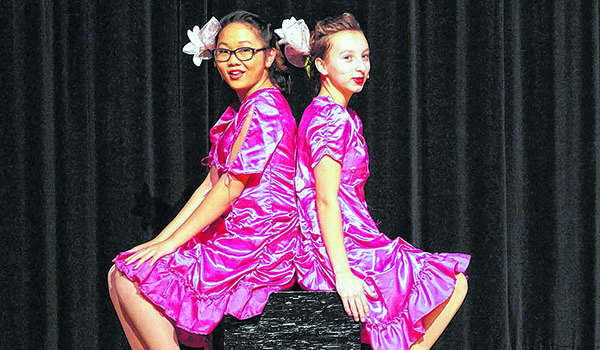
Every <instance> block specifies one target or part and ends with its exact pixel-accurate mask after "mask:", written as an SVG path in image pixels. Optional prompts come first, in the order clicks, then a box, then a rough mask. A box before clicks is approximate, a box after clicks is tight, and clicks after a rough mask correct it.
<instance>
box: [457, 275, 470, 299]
mask: <svg viewBox="0 0 600 350" xmlns="http://www.w3.org/2000/svg"><path fill="white" fill-rule="evenodd" d="M468 290H469V283H468V282H467V278H466V277H465V275H464V274H463V273H459V274H458V275H456V286H455V287H454V292H455V293H457V294H459V295H463V296H464V295H467V292H468Z"/></svg>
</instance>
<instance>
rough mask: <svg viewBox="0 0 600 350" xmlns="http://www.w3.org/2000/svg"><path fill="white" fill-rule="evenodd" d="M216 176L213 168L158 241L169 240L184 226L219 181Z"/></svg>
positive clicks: (161, 233) (158, 237)
mask: <svg viewBox="0 0 600 350" xmlns="http://www.w3.org/2000/svg"><path fill="white" fill-rule="evenodd" d="M215 176H216V175H215V171H214V169H213V168H211V169H210V170H209V173H208V175H207V176H206V178H205V179H204V181H203V182H202V184H200V186H198V188H197V189H196V191H194V193H193V194H192V196H191V197H190V199H189V200H188V201H187V203H186V204H185V205H184V206H183V208H182V209H181V210H180V211H179V213H178V214H177V216H175V218H173V220H171V222H170V223H169V224H168V225H167V226H166V227H165V228H164V229H163V230H162V231H161V232H160V234H159V235H158V236H157V237H156V240H158V241H163V240H165V239H167V238H169V237H170V236H171V235H172V234H173V232H175V230H177V229H178V228H179V227H180V226H181V225H183V223H184V222H185V221H186V220H187V219H188V218H189V217H190V216H191V215H192V213H193V212H194V210H196V208H198V206H199V205H200V203H202V201H203V200H204V198H205V197H206V194H207V193H208V192H209V191H210V189H211V188H212V187H213V183H214V182H216V181H217V179H215Z"/></svg>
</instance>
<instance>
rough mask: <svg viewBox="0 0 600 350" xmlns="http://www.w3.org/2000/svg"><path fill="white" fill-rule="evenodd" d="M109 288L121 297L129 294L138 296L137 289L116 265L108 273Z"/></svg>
mask: <svg viewBox="0 0 600 350" xmlns="http://www.w3.org/2000/svg"><path fill="white" fill-rule="evenodd" d="M108 280H109V288H110V289H113V290H115V291H116V292H117V293H118V294H119V295H121V296H123V295H126V294H128V293H131V294H137V287H136V285H135V283H134V282H132V281H131V280H130V279H129V278H127V276H125V274H124V273H122V272H121V271H120V270H119V269H117V268H116V267H115V266H114V265H113V267H111V269H110V271H109V272H108Z"/></svg>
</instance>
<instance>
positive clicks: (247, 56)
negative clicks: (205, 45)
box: [212, 47, 268, 62]
mask: <svg viewBox="0 0 600 350" xmlns="http://www.w3.org/2000/svg"><path fill="white" fill-rule="evenodd" d="M266 49H268V47H263V48H262V49H253V48H251V47H239V48H237V49H235V50H227V49H214V50H212V54H213V56H214V58H215V61H217V62H227V61H229V59H230V58H231V54H234V55H235V57H237V59H238V60H240V61H249V60H251V59H252V57H254V54H255V53H257V52H259V51H265V50H266Z"/></svg>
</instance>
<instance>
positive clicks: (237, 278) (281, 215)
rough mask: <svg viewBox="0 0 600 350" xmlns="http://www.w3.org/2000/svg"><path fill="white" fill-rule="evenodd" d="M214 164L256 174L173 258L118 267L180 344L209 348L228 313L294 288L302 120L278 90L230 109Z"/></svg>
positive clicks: (256, 308)
mask: <svg viewBox="0 0 600 350" xmlns="http://www.w3.org/2000/svg"><path fill="white" fill-rule="evenodd" d="M246 116H249V117H250V118H252V120H251V122H250V124H249V127H248V131H247V133H246V135H245V138H244V141H243V143H242V145H241V147H240V150H239V151H238V153H237V154H236V155H235V157H234V158H232V159H230V153H231V148H232V145H233V143H234V141H235V140H236V139H237V137H238V135H239V134H240V131H241V129H242V125H243V123H244V121H245V118H246ZM210 139H211V143H212V147H211V151H210V153H209V156H208V164H209V165H210V166H211V167H215V168H216V169H217V172H218V174H219V176H221V175H223V174H225V173H230V174H250V177H249V179H248V182H247V184H246V187H245V188H244V190H243V192H242V194H241V195H240V197H239V199H238V200H237V201H236V202H235V203H234V204H233V205H232V206H231V207H230V209H229V210H228V212H226V213H225V214H223V215H222V216H221V218H219V219H217V220H216V221H214V222H213V223H212V224H211V225H209V226H208V227H207V228H206V229H205V230H204V231H203V232H200V233H198V235H197V236H195V237H194V238H193V239H191V240H190V241H188V243H186V244H185V245H183V246H181V247H179V248H178V249H177V250H176V251H175V252H174V253H172V254H170V255H166V256H164V257H162V258H161V259H159V260H158V261H157V262H156V263H155V264H154V265H150V264H149V263H148V262H146V263H144V264H143V265H141V266H140V267H139V268H138V269H135V268H134V266H135V264H130V265H125V262H124V260H125V259H126V258H127V257H128V256H130V255H131V254H133V253H121V254H119V255H118V256H117V258H116V261H115V264H116V266H117V267H118V268H119V269H120V270H121V271H122V272H124V273H125V274H126V275H127V277H128V278H129V279H130V280H132V281H135V282H137V283H138V287H139V290H140V291H141V292H142V293H143V294H144V295H145V296H146V297H147V298H148V299H149V300H150V301H151V302H152V303H154V304H155V305H157V306H158V307H160V308H161V309H163V310H164V312H165V314H166V315H167V316H168V317H170V318H171V319H172V320H173V322H174V324H175V325H176V327H177V333H178V338H179V341H180V342H181V343H183V344H186V345H189V346H196V347H199V346H202V345H203V344H204V340H205V337H203V336H202V335H203V334H209V333H210V332H211V331H212V330H213V329H214V327H215V326H216V325H217V324H218V323H219V321H220V320H221V318H222V317H223V315H224V314H230V315H233V316H235V317H237V318H239V319H245V318H249V317H253V316H256V315H258V314H260V313H261V312H262V310H263V308H264V306H265V304H266V303H267V300H268V297H269V294H270V293H272V292H275V291H278V290H283V289H288V288H290V287H291V286H292V285H293V283H294V266H293V263H292V260H293V257H294V252H295V250H296V245H297V243H298V235H299V232H298V216H297V211H296V202H295V199H294V186H293V179H294V172H295V170H294V168H295V146H296V144H295V140H296V122H295V119H294V117H293V116H292V113H291V110H290V108H289V105H288V103H287V101H286V100H285V98H284V97H283V96H282V95H281V93H280V91H279V90H278V89H277V88H268V89H263V90H259V91H256V92H254V93H253V94H251V95H250V96H249V97H248V98H247V99H246V100H244V102H243V103H242V104H241V106H239V109H238V108H235V107H229V108H228V109H227V110H226V111H225V113H223V115H222V116H221V118H220V119H219V121H218V122H217V123H216V124H215V126H214V127H213V128H212V129H211V132H210Z"/></svg>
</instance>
